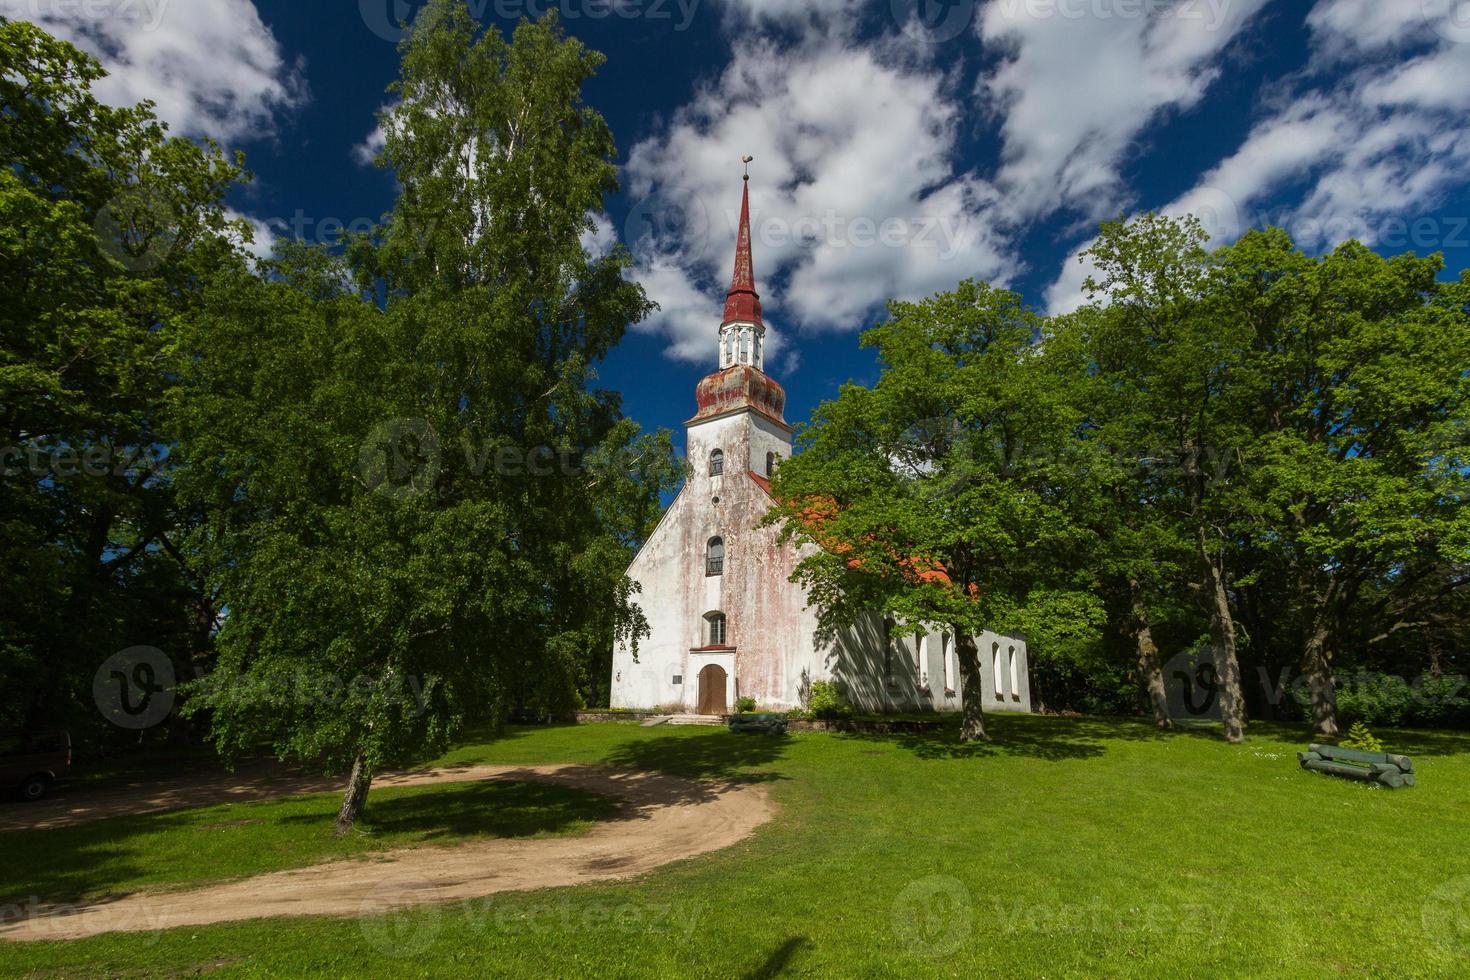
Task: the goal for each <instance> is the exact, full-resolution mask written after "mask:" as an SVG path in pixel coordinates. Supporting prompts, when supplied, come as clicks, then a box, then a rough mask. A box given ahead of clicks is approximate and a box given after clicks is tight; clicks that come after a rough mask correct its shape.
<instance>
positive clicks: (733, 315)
mask: <svg viewBox="0 0 1470 980" xmlns="http://www.w3.org/2000/svg"><path fill="white" fill-rule="evenodd" d="M746 162H747V163H749V162H750V158H749V157H747V158H746ZM744 181H745V185H744V190H743V191H742V192H741V195H740V232H739V233H738V234H737V235H736V236H735V274H734V275H733V276H732V277H731V278H730V292H729V293H728V294H727V295H726V296H725V319H724V320H723V321H721V323H720V325H721V326H724V325H725V324H726V323H730V322H732V321H735V320H743V321H748V322H751V323H759V324H761V325H762V326H765V324H764V322H763V321H762V320H761V298H760V294H759V293H757V292H756V291H755V267H754V265H753V264H752V263H751V260H750V174H749V173H747V174H746V175H745V177H744Z"/></svg>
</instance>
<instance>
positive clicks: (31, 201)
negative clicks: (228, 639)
mask: <svg viewBox="0 0 1470 980" xmlns="http://www.w3.org/2000/svg"><path fill="white" fill-rule="evenodd" d="M0 69H3V70H0V159H3V160H4V162H5V166H4V167H3V168H0V256H3V259H0V457H3V458H0V469H3V471H4V472H3V474H0V481H3V487H4V494H3V496H0V591H3V593H4V595H5V596H6V602H5V603H4V608H3V610H0V636H3V637H4V639H3V640H0V644H3V646H0V658H3V659H0V663H3V668H0V669H3V676H4V680H3V684H4V686H5V689H6V691H7V692H9V693H10V694H11V697H9V698H7V699H6V706H5V708H4V709H0V713H3V714H4V716H5V721H6V723H7V724H8V725H20V724H26V725H30V726H39V725H43V724H57V723H60V722H62V721H66V720H73V721H74V720H76V716H77V713H78V711H79V709H80V708H81V706H82V705H83V704H85V703H86V702H87V701H88V700H89V699H90V695H91V679H92V673H93V672H94V671H95V670H96V669H97V667H98V666H99V665H100V664H101V663H102V662H103V661H104V660H105V659H106V658H107V657H108V656H109V655H110V654H112V653H114V652H116V651H118V650H119V649H121V648H123V647H128V646H133V645H136V644H139V643H140V642H146V643H149V644H150V645H151V644H155V643H156V644H158V645H160V646H164V647H168V648H170V651H171V652H172V653H173V654H174V655H175V656H182V655H186V654H188V653H197V652H199V651H198V650H197V648H196V647H195V645H194V642H193V640H191V637H193V638H194V639H197V631H196V630H195V629H193V623H194V622H196V621H197V617H196V613H197V610H198V608H199V604H200V601H201V597H200V594H199V593H198V591H197V590H196V589H195V587H194V584H193V583H192V582H191V580H190V578H189V576H188V574H187V572H186V570H185V569H183V568H182V566H180V565H179V564H177V562H176V560H175V556H174V555H173V553H172V551H171V547H172V545H173V543H174V540H175V539H176V538H177V536H178V526H179V515H178V513H177V510H176V507H175V505H174V502H173V499H172V495H171V489H170V478H169V477H170V469H171V466H170V463H169V458H168V453H167V437H166V435H165V434H164V432H163V431H162V419H161V415H162V406H163V401H164V397H165V393H166V391H167V389H168V387H169V385H170V383H171V381H170V378H169V377H168V375H167V373H166V372H165V371H164V370H163V359H162V352H163V350H164V349H165V347H166V345H167V344H168V342H169V338H170V337H171V336H172V332H173V330H174V327H175V324H176V320H177V318H178V317H179V316H180V315H181V314H182V313H183V312H185V311H187V310H188V309H189V308H190V306H191V304H192V303H193V301H194V298H195V290H194V289H193V284H194V283H195V282H197V281H198V280H199V279H200V278H201V277H204V276H208V275H210V274H213V272H214V271H216V270H218V269H221V268H238V267H240V266H241V265H242V264H243V262H244V261H245V260H244V257H243V252H242V250H241V248H240V245H241V244H242V242H243V241H246V240H248V235H249V232H248V230H247V229H246V228H245V227H244V226H243V224H242V223H240V222H232V221H229V220H227V218H226V215H225V210H224V205H223V199H224V196H225V194H226V193H227V192H228V191H229V190H230V188H231V187H233V186H234V185H236V184H237V182H239V181H241V180H243V179H245V177H246V174H245V173H244V171H243V169H242V165H241V160H240V158H239V157H236V158H234V159H229V158H226V156H225V155H224V154H223V153H222V152H221V151H220V149H219V148H218V147H217V146H215V145H214V144H213V143H210V142H205V143H204V144H202V145H200V144H195V143H193V142H190V141H188V140H184V139H179V138H170V137H169V136H168V135H167V131H166V129H165V127H164V125H163V124H162V123H160V122H159V121H158V120H157V119H156V118H155V117H154V115H153V112H152V106H151V105H150V104H148V103H143V104H140V105H138V106H134V107H130V108H113V107H109V106H106V105H103V104H102V103H100V102H98V101H97V99H96V98H95V97H94V96H93V95H92V91H91V90H92V86H93V85H94V84H95V83H96V82H97V81H98V80H100V79H101V78H102V77H103V76H104V75H105V73H104V72H103V70H102V68H101V67H100V66H99V65H98V63H97V62H96V61H95V60H94V59H93V58H91V57H90V56H88V55H86V54H84V53H82V52H81V51H78V50H77V49H76V48H74V47H73V46H71V45H70V44H66V43H64V42H62V41H58V40H56V39H54V38H52V37H50V36H49V35H47V34H46V33H45V32H43V31H41V30H40V29H39V28H37V27H35V26H34V25H32V24H29V23H25V22H19V21H16V22H10V21H5V20H4V19H3V18H0Z"/></svg>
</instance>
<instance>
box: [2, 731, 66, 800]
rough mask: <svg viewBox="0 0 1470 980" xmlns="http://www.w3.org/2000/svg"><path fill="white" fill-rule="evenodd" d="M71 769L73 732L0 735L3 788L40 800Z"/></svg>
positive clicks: (23, 797) (21, 795)
mask: <svg viewBox="0 0 1470 980" xmlns="http://www.w3.org/2000/svg"><path fill="white" fill-rule="evenodd" d="M70 768H71V735H70V734H69V733H67V732H63V731H54V732H22V733H19V734H12V735H0V789H4V790H5V791H7V792H17V793H19V795H20V798H21V799H23V800H28V801H29V800H39V799H40V798H41V797H43V796H45V795H46V791H47V790H49V789H50V788H51V784H52V783H54V782H56V780H58V779H60V778H61V777H62V776H65V775H66V773H67V770H68V769H70Z"/></svg>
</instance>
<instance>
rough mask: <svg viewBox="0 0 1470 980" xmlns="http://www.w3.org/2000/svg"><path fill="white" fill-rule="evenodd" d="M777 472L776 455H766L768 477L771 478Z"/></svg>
mask: <svg viewBox="0 0 1470 980" xmlns="http://www.w3.org/2000/svg"><path fill="white" fill-rule="evenodd" d="M775 472H776V454H775V453H766V476H771V475H773V474H774V473H775Z"/></svg>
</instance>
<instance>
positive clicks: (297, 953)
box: [0, 717, 1470, 977]
mask: <svg viewBox="0 0 1470 980" xmlns="http://www.w3.org/2000/svg"><path fill="white" fill-rule="evenodd" d="M990 727H991V729H992V734H993V735H994V741H993V742H992V743H990V744H989V745H985V746H981V747H977V748H973V749H971V748H961V747H959V746H957V745H956V744H954V741H953V731H952V730H948V731H943V732H938V733H928V732H925V733H921V734H915V735H891V736H853V735H839V734H829V733H815V732H814V733H797V734H792V735H790V736H788V737H786V738H784V739H772V738H766V737H762V736H733V735H730V734H728V733H726V732H723V731H720V730H715V729H708V728H672V727H669V726H660V727H657V728H648V729H645V728H640V727H638V726H636V725H626V724H615V723H608V724H598V725H585V726H579V727H561V728H544V729H518V730H515V731H513V732H511V733H510V734H509V735H508V736H506V737H504V738H502V739H499V740H497V741H494V742H491V743H488V744H472V745H465V746H462V747H460V748H458V749H456V750H455V751H453V752H452V753H450V754H449V755H448V756H447V757H446V758H445V759H444V760H442V761H446V762H491V763H550V762H601V763H608V764H613V765H620V766H634V767H640V768H650V769H662V770H666V771H670V772H674V773H678V774H681V775H686V776H695V777H700V778H711V779H759V780H763V781H765V782H766V784H767V785H768V786H769V787H770V791H771V793H772V794H773V795H774V797H775V799H776V800H777V801H778V802H779V803H780V805H781V810H780V812H779V813H778V815H777V817H776V819H775V820H774V821H773V822H771V823H770V824H767V825H766V826H765V827H764V828H762V829H761V830H760V831H758V832H757V834H756V835H755V836H754V837H753V838H751V839H749V840H747V841H744V842H742V843H740V844H738V845H736V846H734V847H731V848H729V849H727V850H724V851H720V852H717V853H714V854H710V855H706V856H704V857H701V858H698V859H696V860H692V861H686V862H679V863H676V864H672V865H669V866H667V867H666V868H664V869H662V870H660V871H658V872H656V873H654V874H651V875H649V876H646V877H644V878H641V879H637V880H635V881H631V882H626V883H622V884H609V885H603V886H584V887H578V888H569V889H557V890H548V891H541V892H529V893H521V894H503V895H497V896H493V897H491V898H488V899H484V900H480V901H475V902H468V903H451V904H448V905H443V906H427V907H423V908H420V909H417V910H413V911H409V912H402V913H398V914H395V915H392V916H389V917H387V918H373V919H364V920H356V919H346V920H330V919H318V920H307V919H291V920H278V921H273V922H255V923H243V924H234V925H225V926H218V927H208V928H197V927H196V928H185V929H179V930H175V931H172V932H168V933H162V934H151V935H147V936H138V935H131V936H117V935H114V936H102V937H97V938H95V939H90V940H84V941H79V942H73V943H65V944H50V945H28V946H15V945H7V944H0V974H3V975H7V976H9V975H15V974H22V975H24V974H25V973H27V972H28V971H31V972H35V973H37V974H42V975H48V976H51V975H77V974H85V975H95V974H108V975H124V976H131V975H150V974H153V973H167V974H169V975H180V974H185V975H188V974H192V973H194V972H196V971H197V972H208V973H210V974H211V975H220V976H235V975H266V974H287V975H298V974H303V973H305V974H315V975H330V976H383V975H409V976H441V975H462V976H475V975H480V976H506V975H510V976H559V977H565V976H579V975H599V976H601V975H619V976H629V977H633V976H639V977H641V976H650V975H652V976H712V977H727V976H736V977H741V976H774V975H777V974H787V975H805V976H853V975H856V976H891V977H907V976H915V975H935V976H964V977H970V976H977V975H984V976H1035V975H1045V976H1050V977H1058V976H1078V977H1084V976H1085V977H1092V976H1121V975H1152V976H1170V977H1204V976H1244V975H1251V976H1255V975H1268V976H1281V977H1299V976H1342V975H1350V976H1353V975H1356V976H1466V975H1470V737H1467V736H1463V735H1447V734H1429V733H1412V734H1411V733H1402V732H1388V733H1381V734H1383V735H1385V738H1386V741H1387V742H1388V743H1389V748H1390V749H1391V750H1394V751H1400V752H1405V753H1408V754H1411V755H1413V756H1414V758H1415V762H1416V764H1417V766H1418V771H1419V786H1418V787H1417V788H1414V789H1404V790H1399V791H1388V790H1382V789H1377V788H1373V787H1370V786H1365V785H1361V784H1355V783H1348V782H1343V781H1340V780H1334V779H1331V778H1328V777H1323V776H1316V775H1312V774H1308V773H1304V772H1301V771H1299V770H1298V768H1297V764H1296V760H1295V758H1294V756H1293V755H1292V752H1293V751H1294V750H1295V749H1296V748H1298V747H1300V746H1301V745H1302V744H1303V743H1304V742H1305V738H1304V736H1303V735H1302V733H1300V732H1298V731H1293V730H1288V729H1284V728H1272V727H1269V726H1264V725H1257V726H1255V727H1254V729H1253V734H1252V735H1251V737H1250V739H1249V741H1248V742H1247V743H1246V744H1244V745H1240V746H1231V745H1227V744H1225V743H1224V742H1222V741H1220V740H1218V739H1217V738H1215V737H1214V736H1212V735H1211V734H1209V733H1207V732H1190V733H1181V734H1176V735H1172V736H1160V735H1157V734H1155V733H1154V732H1153V731H1152V729H1151V728H1150V727H1149V726H1148V725H1147V724H1145V723H1142V722H1135V721H1126V720H1114V719H1106V720H1104V719H1057V718H1037V717H996V718H993V719H992V720H991V722H990ZM236 809H238V808H236ZM148 819H150V820H154V821H161V820H164V819H166V818H163V817H154V818H148ZM7 843H8V842H7ZM7 850H8V848H7ZM76 874H83V872H80V871H78V872H76ZM74 877H75V876H74ZM7 878H8V873H7ZM6 890H7V891H9V890H10V889H6Z"/></svg>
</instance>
